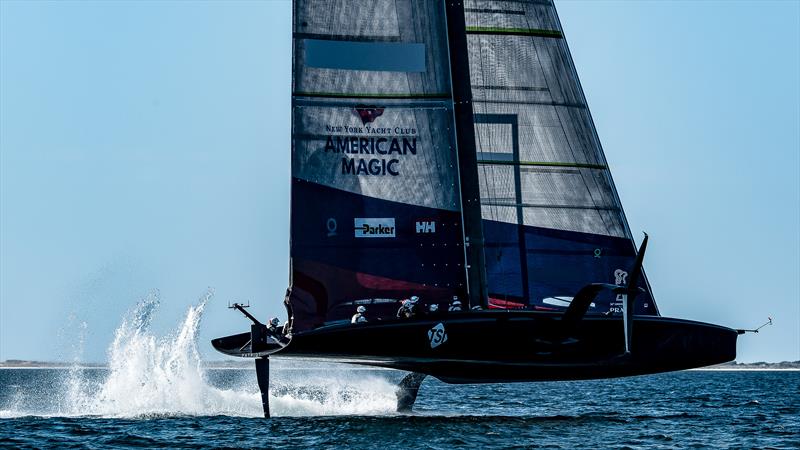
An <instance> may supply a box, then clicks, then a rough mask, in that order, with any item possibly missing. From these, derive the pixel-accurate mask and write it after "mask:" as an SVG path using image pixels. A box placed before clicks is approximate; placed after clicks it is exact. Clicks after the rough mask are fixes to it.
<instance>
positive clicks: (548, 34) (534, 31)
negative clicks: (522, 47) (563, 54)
mask: <svg viewBox="0 0 800 450" xmlns="http://www.w3.org/2000/svg"><path fill="white" fill-rule="evenodd" d="M467 34H492V35H509V36H534V37H542V38H553V39H561V38H563V37H564V35H563V34H561V32H560V31H558V30H544V29H540V28H500V27H474V26H472V27H467Z"/></svg>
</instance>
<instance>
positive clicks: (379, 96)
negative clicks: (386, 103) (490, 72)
mask: <svg viewBox="0 0 800 450" xmlns="http://www.w3.org/2000/svg"><path fill="white" fill-rule="evenodd" d="M292 95H294V96H295V97H325V98H377V99H387V100H392V99H398V100H402V99H409V98H441V99H446V98H450V94H375V93H372V94H364V93H355V94H350V93H340V92H295V93H293V94H292Z"/></svg>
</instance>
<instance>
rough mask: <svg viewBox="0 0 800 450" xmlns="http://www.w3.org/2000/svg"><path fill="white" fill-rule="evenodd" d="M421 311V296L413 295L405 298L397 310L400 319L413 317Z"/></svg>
mask: <svg viewBox="0 0 800 450" xmlns="http://www.w3.org/2000/svg"><path fill="white" fill-rule="evenodd" d="M418 313H419V297H417V296H416V295H412V296H411V298H409V299H407V300H403V303H401V304H400V309H398V310H397V318H398V319H413V318H414V317H416V316H417V314H418Z"/></svg>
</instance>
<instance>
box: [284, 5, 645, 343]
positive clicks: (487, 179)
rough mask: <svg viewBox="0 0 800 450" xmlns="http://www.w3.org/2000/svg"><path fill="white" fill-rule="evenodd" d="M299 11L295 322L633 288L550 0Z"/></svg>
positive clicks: (543, 304)
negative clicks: (456, 300) (602, 287)
mask: <svg viewBox="0 0 800 450" xmlns="http://www.w3.org/2000/svg"><path fill="white" fill-rule="evenodd" d="M293 22H294V23H293V33H294V34H293V45H294V48H293V58H294V61H293V85H292V89H293V91H292V202H291V205H292V211H291V278H292V279H291V296H290V299H289V301H290V302H291V305H292V309H293V313H294V322H293V330H294V331H302V330H307V329H312V328H315V327H317V326H320V325H322V324H325V323H331V322H335V321H338V320H344V319H347V318H349V316H350V315H352V313H353V310H354V309H355V308H354V305H356V304H368V305H370V306H369V310H370V317H373V318H380V317H389V316H394V313H395V311H396V308H397V303H396V302H397V300H398V299H400V298H403V297H407V296H408V295H412V294H415V295H419V296H420V297H421V298H422V299H423V301H424V302H426V303H443V302H447V301H449V300H450V299H451V298H452V296H453V295H458V296H459V297H460V298H462V299H463V300H468V301H469V303H470V304H472V305H475V304H478V305H482V306H484V307H520V308H536V309H563V308H564V307H566V306H568V305H569V302H570V301H571V296H572V295H575V293H576V292H577V291H578V290H579V289H580V288H581V287H583V286H584V285H586V284H588V283H593V282H606V283H609V282H610V283H616V284H625V283H626V277H627V272H626V271H627V270H628V268H629V267H630V266H631V265H632V264H633V261H634V258H635V247H634V243H633V239H632V237H631V233H630V231H629V229H628V227H627V224H626V220H625V217H624V214H623V211H622V206H621V204H620V202H619V198H618V196H617V194H616V191H615V189H614V184H613V181H612V179H611V175H610V173H609V170H608V166H607V163H606V161H605V157H604V156H603V152H602V149H601V146H600V143H599V140H598V138H597V134H596V131H595V129H594V125H593V123H592V120H591V116H590V115H589V111H588V108H587V106H586V100H585V98H584V96H583V93H582V90H581V87H580V84H579V82H578V78H577V74H576V72H575V68H574V66H573V63H572V60H571V57H570V54H569V50H568V48H567V44H566V41H565V40H564V39H563V31H562V29H561V25H560V24H559V22H558V17H557V15H556V11H555V7H554V5H553V4H552V3H551V2H550V1H543V0H530V1H500V0H495V1H484V0H473V1H466V2H464V4H463V6H462V5H461V4H457V5H456V4H451V3H450V2H445V1H443V0H415V1H407V0H370V1H369V2H365V1H357V0H294V16H293ZM467 72H468V73H467ZM641 285H642V287H643V288H645V290H646V293H643V294H642V295H641V296H640V297H639V300H638V303H637V311H636V312H637V313H638V314H657V309H656V306H655V303H654V301H653V298H652V294H651V293H650V290H649V287H647V284H646V281H644V280H643V281H642V283H641ZM616 301H617V299H616V298H615V297H614V296H613V295H611V294H609V295H608V296H606V297H602V296H601V297H598V298H597V299H596V301H595V303H594V306H593V307H592V308H591V309H590V310H589V312H590V313H609V312H611V313H613V312H615V311H616V310H617V308H618V306H617V305H616Z"/></svg>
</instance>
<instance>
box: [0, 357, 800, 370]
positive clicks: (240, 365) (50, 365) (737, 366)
mask: <svg viewBox="0 0 800 450" xmlns="http://www.w3.org/2000/svg"><path fill="white" fill-rule="evenodd" d="M331 362H332V361H331ZM202 366H203V368H204V369H253V368H254V366H253V362H252V361H249V360H243V361H231V360H228V361H208V362H203V363H202ZM72 368H78V369H107V368H108V365H107V364H105V363H82V362H61V361H27V360H18V359H9V360H6V361H0V369H72ZM354 368H355V367H354ZM287 369H290V367H287ZM690 370H693V371H721V372H734V371H767V370H769V371H783V372H795V371H800V361H782V362H778V363H768V362H756V363H737V362H735V361H734V362H729V363H725V364H718V365H716V366H708V367H700V368H697V369H690Z"/></svg>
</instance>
